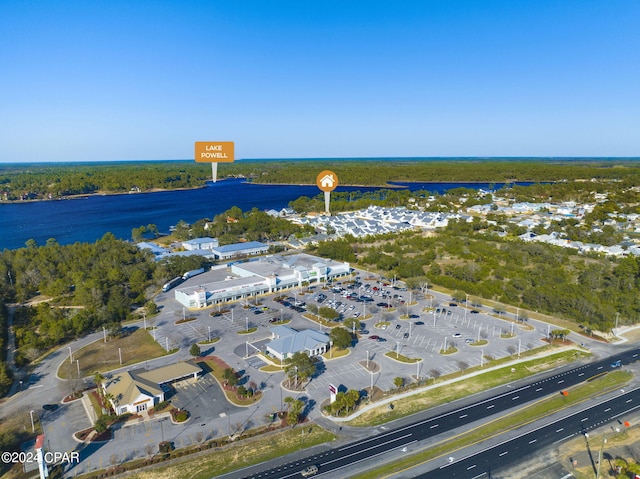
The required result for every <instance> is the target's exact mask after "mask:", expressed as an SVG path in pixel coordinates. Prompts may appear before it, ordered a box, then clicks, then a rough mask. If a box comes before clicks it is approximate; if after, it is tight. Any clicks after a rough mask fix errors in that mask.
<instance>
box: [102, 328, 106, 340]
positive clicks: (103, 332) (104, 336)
mask: <svg viewBox="0 0 640 479" xmlns="http://www.w3.org/2000/svg"><path fill="white" fill-rule="evenodd" d="M102 337H103V338H104V342H105V343H106V342H107V330H106V329H104V326H102Z"/></svg>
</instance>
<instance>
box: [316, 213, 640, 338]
mask: <svg viewBox="0 0 640 479" xmlns="http://www.w3.org/2000/svg"><path fill="white" fill-rule="evenodd" d="M476 228H478V229H476ZM487 232H489V234H487ZM309 252H311V253H316V254H319V255H322V256H327V257H331V258H334V259H337V260H347V261H351V262H353V263H356V264H357V265H358V266H360V267H362V268H365V269H371V270H374V271H377V272H378V273H379V274H380V275H382V276H384V277H387V278H391V277H393V276H394V275H395V276H396V277H397V278H400V279H404V280H406V281H407V284H408V285H410V286H412V287H419V286H420V285H425V284H436V285H440V286H443V287H446V288H448V289H450V290H452V291H461V292H462V294H463V296H464V294H469V295H472V296H474V297H477V298H485V299H489V300H495V301H500V302H503V303H505V304H510V305H513V306H519V307H521V308H526V309H530V310H533V311H539V312H541V313H546V314H550V315H554V316H559V317H562V318H566V319H570V320H573V321H575V322H576V323H578V324H581V325H583V326H584V327H585V328H589V329H593V330H599V331H609V330H610V329H611V328H612V327H613V326H614V325H615V319H616V315H619V320H620V324H623V323H624V322H627V323H636V322H638V321H639V320H640V259H638V258H637V257H635V256H628V257H623V258H611V257H604V256H602V255H598V254H587V255H582V254H578V252H577V251H576V250H574V249H571V248H561V247H557V246H553V245H548V244H543V243H525V242H522V241H521V240H519V239H518V238H516V236H515V235H513V234H507V235H506V236H501V235H497V234H491V225H489V224H488V223H483V222H481V221H478V220H476V221H475V222H474V223H463V222H455V221H453V222H451V223H450V224H449V226H448V227H447V228H445V229H444V230H442V231H440V232H438V233H437V234H436V235H432V236H425V235H423V234H422V233H421V232H416V231H408V232H403V233H398V234H387V235H380V236H371V237H367V238H359V239H356V238H349V237H347V238H343V239H341V240H338V241H327V242H322V243H320V244H319V245H318V246H315V247H314V246H310V247H309Z"/></svg>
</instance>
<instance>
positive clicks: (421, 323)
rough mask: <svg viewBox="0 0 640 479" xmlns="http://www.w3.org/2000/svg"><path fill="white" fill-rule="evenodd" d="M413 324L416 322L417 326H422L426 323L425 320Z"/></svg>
mask: <svg viewBox="0 0 640 479" xmlns="http://www.w3.org/2000/svg"><path fill="white" fill-rule="evenodd" d="M413 324H415V325H416V326H422V325H424V322H423V321H416V322H415V323H413Z"/></svg>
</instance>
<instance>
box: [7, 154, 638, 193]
mask: <svg viewBox="0 0 640 479" xmlns="http://www.w3.org/2000/svg"><path fill="white" fill-rule="evenodd" d="M323 169H331V170H333V171H335V172H336V174H337V175H338V178H339V182H340V184H342V185H363V186H388V185H389V182H393V181H405V182H407V181H412V182H487V183H513V182H515V181H520V182H522V181H527V182H568V183H573V182H582V181H591V180H594V179H595V180H598V181H600V182H608V181H616V182H619V183H621V184H622V185H627V186H628V185H637V184H640V161H639V160H638V159H606V160H605V159H572V160H567V159H539V158H536V159H533V158H532V159H524V158H523V159H509V160H502V161H501V160H499V159H463V158H459V159H442V160H425V159H409V158H407V159H402V160H395V159H394V160H393V161H389V160H382V159H370V160H366V161H365V159H362V160H357V159H343V160H339V159H328V160H326V161H322V162H320V161H311V160H269V161H252V160H241V161H236V162H234V163H223V164H220V165H219V167H218V177H219V178H220V179H223V178H225V177H246V178H247V179H248V180H249V181H253V182H256V183H286V184H315V181H316V176H317V175H318V173H319V172H320V171H321V170H323ZM363 171H366V172H367V174H366V175H363V174H362V172H363ZM210 178H211V169H210V166H209V165H208V164H207V163H195V162H191V161H186V160H185V161H147V162H95V163H73V164H72V163H68V164H43V163H41V164H0V202H2V201H24V200H43V199H45V200H46V199H58V198H63V197H68V196H73V195H89V194H96V193H103V194H109V193H126V192H130V191H141V192H143V191H152V190H157V189H180V188H199V187H202V186H204V184H205V182H206V181H208V180H210Z"/></svg>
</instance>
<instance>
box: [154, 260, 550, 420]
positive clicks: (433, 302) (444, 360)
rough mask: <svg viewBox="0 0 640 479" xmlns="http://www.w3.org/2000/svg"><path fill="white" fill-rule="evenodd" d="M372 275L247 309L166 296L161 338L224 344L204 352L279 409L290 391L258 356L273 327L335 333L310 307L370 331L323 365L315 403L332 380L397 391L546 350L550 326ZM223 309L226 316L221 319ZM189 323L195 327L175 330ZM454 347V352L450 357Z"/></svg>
mask: <svg viewBox="0 0 640 479" xmlns="http://www.w3.org/2000/svg"><path fill="white" fill-rule="evenodd" d="M366 278H367V273H364V272H360V275H359V278H356V281H355V282H354V281H344V282H342V283H337V284H334V285H332V287H329V288H322V287H321V286H320V285H316V286H314V287H311V288H304V287H302V288H297V289H295V290H290V291H287V292H284V294H283V293H280V295H276V294H272V295H266V296H264V297H260V298H257V299H256V298H252V299H251V300H250V301H249V302H248V304H247V303H244V304H243V303H235V304H230V305H226V306H224V307H219V306H216V307H213V308H207V309H204V310H196V311H184V310H183V309H182V308H181V307H178V303H177V302H175V301H173V300H172V299H171V298H170V295H165V298H166V299H165V301H163V302H162V304H163V306H164V308H163V309H164V312H163V314H161V315H160V317H159V318H158V319H157V324H156V325H157V330H156V331H155V334H156V340H157V341H158V342H159V343H160V344H161V345H163V346H165V347H166V345H167V344H168V347H169V349H172V348H174V347H176V346H179V347H180V348H189V347H190V346H191V344H193V343H194V342H195V343H197V342H202V341H205V340H207V339H208V338H210V337H220V338H221V340H220V341H219V342H218V343H216V344H214V345H212V346H206V345H201V347H202V349H203V351H204V352H206V353H211V354H216V355H218V356H220V357H222V358H223V359H224V360H225V361H227V362H228V363H229V364H230V365H231V366H232V367H234V368H235V369H236V370H241V371H243V372H244V373H245V374H247V375H249V376H250V379H251V380H252V381H254V382H256V383H257V384H268V385H270V386H274V389H270V388H267V389H268V391H267V392H268V394H266V397H265V399H266V398H267V397H269V395H272V396H273V397H271V400H270V402H271V403H273V404H279V402H280V396H281V394H282V393H281V392H280V393H278V389H279V385H280V382H281V381H282V379H283V378H284V374H283V373H281V372H276V373H265V372H262V371H260V370H259V369H260V368H261V367H263V366H264V365H265V362H264V361H263V360H262V359H260V357H259V356H257V355H256V354H257V353H258V351H259V350H264V349H265V347H266V344H268V342H269V341H270V339H271V332H270V328H271V327H272V326H273V325H272V322H273V321H277V320H280V319H284V320H289V323H288V324H287V325H288V326H289V327H292V328H294V329H297V330H302V329H316V330H320V331H324V332H328V328H326V327H323V326H322V325H320V324H319V323H318V322H316V321H312V320H309V319H306V318H305V317H304V316H303V315H304V314H305V312H306V311H305V310H306V307H307V306H308V305H309V304H315V305H317V306H318V307H332V308H333V309H335V310H336V311H337V312H338V313H339V315H340V317H339V319H338V321H339V322H344V320H345V319H346V318H350V317H351V318H353V317H357V319H358V320H360V321H361V325H360V327H361V329H362V330H364V331H365V333H364V334H362V333H360V332H359V333H360V334H358V339H357V340H356V341H355V342H354V347H353V348H351V349H350V352H349V355H348V356H346V357H342V358H336V359H331V358H327V359H325V360H324V362H325V367H323V368H322V373H321V374H319V375H317V376H316V377H314V378H313V379H312V381H311V383H310V384H309V385H308V386H307V388H306V391H305V392H304V393H302V395H308V396H310V397H313V396H317V397H316V398H315V399H316V401H323V400H324V399H325V396H328V388H329V384H330V383H331V384H334V385H336V386H342V387H343V388H348V389H354V388H356V389H365V388H368V387H369V386H370V385H371V384H372V382H373V384H374V385H375V386H377V387H379V388H381V389H385V390H389V389H393V388H394V380H395V378H396V377H398V376H400V377H403V379H405V382H411V381H414V380H416V379H417V378H421V379H424V378H427V377H436V376H442V375H446V374H449V373H453V372H458V371H460V370H464V369H467V368H469V367H474V366H478V365H480V364H483V365H484V364H488V362H489V361H490V360H491V359H492V358H495V359H498V358H502V357H507V356H511V357H514V358H515V357H517V356H518V354H519V353H524V352H525V351H528V350H530V349H534V348H536V347H539V346H542V345H543V343H542V342H541V339H542V338H543V337H544V336H545V332H546V325H543V324H542V323H536V322H535V321H529V322H526V323H516V322H515V321H513V318H512V317H511V318H505V317H504V314H503V315H502V317H496V314H495V313H494V312H493V311H489V310H488V309H487V308H482V307H479V306H474V307H473V308H472V307H469V308H466V307H464V305H455V306H453V305H452V299H451V297H448V296H446V295H443V294H440V293H435V294H434V293H433V292H431V293H429V294H428V295H425V294H422V293H419V292H415V291H414V292H410V291H406V290H403V288H401V287H400V286H398V285H396V286H395V288H394V286H392V285H391V284H390V283H388V282H387V283H383V282H378V281H376V280H372V279H366ZM276 298H278V301H276V300H275V299H276ZM224 310H227V311H226V312H224ZM218 311H221V314H219V315H212V312H213V313H216V312H218ZM186 316H189V317H194V318H195V320H193V321H189V322H186V323H183V324H175V322H176V321H177V320H178V319H180V318H182V317H186ZM365 318H366V319H365ZM401 318H402V319H401ZM505 319H509V320H505ZM270 321H271V322H270ZM380 322H388V323H389V324H388V326H386V327H385V328H384V329H382V328H380V327H376V324H377V323H380ZM248 328H249V329H250V328H256V331H255V332H253V333H251V334H240V333H241V332H244V331H246V330H247V329H248ZM371 337H374V338H375V337H377V338H378V339H371ZM163 342H164V344H163ZM452 348H455V350H454V349H452ZM445 349H447V350H449V351H450V352H451V354H441V351H442V350H445ZM389 352H398V353H400V354H402V355H403V356H405V357H408V358H412V359H413V358H415V359H419V362H418V363H403V362H399V361H396V360H394V359H393V358H392V357H387V356H385V353H389ZM329 356H330V355H329ZM367 358H368V359H369V360H370V361H375V362H376V364H378V366H379V371H378V372H376V373H375V374H373V375H372V374H371V373H369V371H368V370H367V369H366V368H365V367H364V366H363V364H365V363H366V361H367ZM205 387H206V386H205ZM185 392H186V391H185ZM196 393H197V390H194V391H193V394H194V397H193V398H191V401H192V402H191V404H193V405H195V404H197V408H198V410H199V411H202V412H201V413H200V415H201V416H202V415H206V416H209V417H214V416H215V415H216V414H218V413H217V412H215V407H214V406H213V405H212V404H209V403H207V404H205V403H203V402H201V399H198V397H200V396H203V397H204V396H207V395H209V393H208V392H207V393H206V394H205V391H202V390H200V393H199V394H196ZM285 394H288V393H287V392H285ZM189 404H190V403H189V401H188V400H187V402H185V403H184V407H187V408H189V407H190V406H189ZM272 407H275V406H272ZM204 411H210V412H204ZM203 417H204V416H203Z"/></svg>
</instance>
